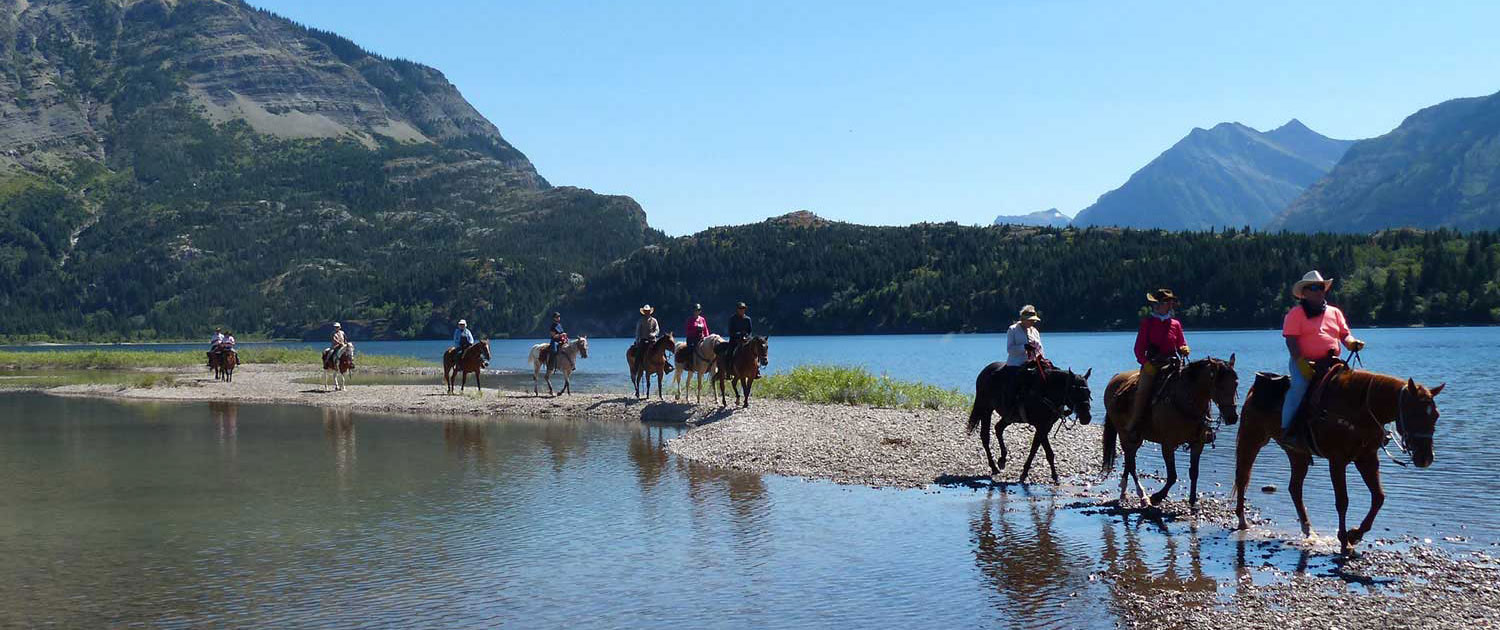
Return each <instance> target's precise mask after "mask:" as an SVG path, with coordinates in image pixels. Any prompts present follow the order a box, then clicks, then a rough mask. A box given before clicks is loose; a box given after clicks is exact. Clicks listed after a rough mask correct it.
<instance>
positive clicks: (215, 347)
mask: <svg viewBox="0 0 1500 630" xmlns="http://www.w3.org/2000/svg"><path fill="white" fill-rule="evenodd" d="M221 343H224V329H223V328H222V327H219V326H215V327H214V336H213V338H211V339H209V341H208V366H209V367H213V366H214V355H215V354H217V353H218V352H219V344H221Z"/></svg>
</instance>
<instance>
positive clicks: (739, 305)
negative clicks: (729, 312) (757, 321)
mask: <svg viewBox="0 0 1500 630" xmlns="http://www.w3.org/2000/svg"><path fill="white" fill-rule="evenodd" d="M734 307H735V308H737V309H740V308H750V307H748V306H745V303H744V302H740V303H739V304H735V305H734Z"/></svg>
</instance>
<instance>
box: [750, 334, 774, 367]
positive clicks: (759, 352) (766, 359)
mask: <svg viewBox="0 0 1500 630" xmlns="http://www.w3.org/2000/svg"><path fill="white" fill-rule="evenodd" d="M750 351H751V353H753V354H754V356H755V360H756V361H758V362H759V363H760V365H761V367H765V365H766V364H767V363H770V362H771V338H770V337H753V338H751V339H750Z"/></svg>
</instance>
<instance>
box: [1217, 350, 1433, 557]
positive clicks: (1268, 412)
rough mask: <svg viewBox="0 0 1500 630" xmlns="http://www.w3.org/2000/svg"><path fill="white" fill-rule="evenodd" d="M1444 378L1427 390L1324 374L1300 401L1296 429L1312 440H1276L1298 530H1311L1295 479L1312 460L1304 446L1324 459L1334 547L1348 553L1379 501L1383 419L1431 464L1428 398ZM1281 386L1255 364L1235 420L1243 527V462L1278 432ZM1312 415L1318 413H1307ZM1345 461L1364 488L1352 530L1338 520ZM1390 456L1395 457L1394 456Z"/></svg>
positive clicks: (1370, 377)
mask: <svg viewBox="0 0 1500 630" xmlns="http://www.w3.org/2000/svg"><path fill="white" fill-rule="evenodd" d="M1445 385H1446V384H1444V385H1438V386H1437V387H1434V388H1432V389H1431V390H1429V389H1427V388H1426V387H1423V386H1421V385H1418V384H1417V382H1416V381H1414V380H1412V379H1410V378H1408V379H1406V380H1405V381H1403V380H1401V379H1400V378H1397V377H1394V376H1386V375H1384V374H1376V373H1374V372H1366V371H1363V370H1353V369H1346V370H1344V371H1342V372H1340V373H1337V374H1335V375H1333V376H1331V377H1330V378H1329V380H1328V383H1327V384H1326V385H1324V389H1323V391H1322V393H1321V396H1320V399H1319V401H1318V403H1316V404H1315V403H1314V402H1313V401H1309V402H1306V403H1304V405H1310V406H1311V408H1309V409H1306V410H1304V413H1307V415H1306V416H1305V417H1306V418H1308V419H1304V420H1301V422H1306V423H1307V426H1306V429H1307V432H1306V433H1304V434H1303V435H1305V436H1307V439H1308V444H1310V445H1311V446H1312V448H1311V449H1309V448H1308V447H1307V446H1301V447H1297V446H1294V445H1288V444H1285V443H1281V442H1280V440H1279V439H1278V440H1277V441H1278V443H1280V444H1281V448H1282V450H1283V451H1286V456H1287V460H1289V461H1290V462H1291V468H1292V480H1291V483H1290V484H1288V486H1287V492H1288V494H1291V495H1292V504H1293V505H1295V506H1296V508H1297V520H1298V521H1300V522H1301V524H1302V534H1303V535H1304V536H1312V533H1313V531H1312V523H1311V521H1309V520H1308V517H1307V508H1306V506H1304V505H1303V503H1302V482H1303V480H1304V479H1305V478H1306V477H1307V469H1308V467H1309V466H1310V465H1311V464H1312V459H1313V453H1312V452H1311V451H1312V450H1316V451H1317V455H1318V456H1320V457H1323V458H1325V459H1327V460H1328V470H1329V473H1330V476H1331V477H1332V478H1333V492H1334V503H1335V505H1336V507H1337V508H1338V511H1339V534H1338V539H1339V550H1340V553H1342V554H1344V555H1348V554H1349V553H1350V551H1351V549H1352V548H1353V547H1354V546H1355V545H1357V544H1359V541H1360V540H1361V539H1362V538H1364V535H1365V534H1366V533H1367V532H1369V531H1370V527H1371V526H1372V525H1374V523H1375V514H1376V513H1377V512H1379V511H1380V506H1381V505H1382V504H1383V503H1385V490H1384V488H1382V487H1381V485H1380V458H1379V455H1378V454H1379V451H1380V450H1381V449H1382V448H1383V447H1384V444H1385V440H1386V438H1387V433H1386V429H1385V425H1386V424H1390V423H1395V429H1396V436H1397V438H1398V439H1397V445H1398V446H1399V447H1400V448H1401V450H1402V451H1404V452H1406V453H1408V454H1409V455H1410V456H1411V460H1412V463H1413V464H1415V465H1416V466H1417V468H1426V467H1428V466H1431V465H1432V460H1433V451H1432V441H1433V440H1432V437H1433V432H1434V429H1435V428H1436V426H1437V420H1438V408H1437V403H1436V402H1435V401H1434V398H1436V397H1437V395H1438V394H1440V393H1442V391H1443V387H1444V386H1445ZM1287 388H1288V382H1287V381H1286V380H1285V377H1281V378H1279V379H1278V378H1277V375H1274V374H1269V373H1264V372H1263V373H1260V374H1258V375H1257V376H1256V379H1255V384H1254V385H1253V386H1252V387H1251V388H1250V394H1249V395H1248V396H1246V397H1245V410H1244V418H1245V422H1244V424H1243V425H1242V426H1240V432H1239V436H1238V438H1237V441H1236V444H1235V458H1234V459H1235V475H1234V492H1235V495H1236V496H1237V500H1236V503H1235V512H1236V513H1237V514H1238V515H1239V521H1240V522H1239V527H1240V529H1245V528H1247V527H1248V525H1247V523H1246V522H1245V488H1246V486H1248V485H1249V484H1250V469H1251V467H1253V466H1254V465H1255V457H1256V455H1258V454H1259V453H1260V451H1261V449H1262V448H1264V447H1265V445H1266V442H1269V441H1270V440H1271V439H1273V438H1276V437H1277V436H1279V435H1281V403H1282V401H1283V400H1285V399H1286V393H1287ZM1314 416H1318V417H1320V419H1312V418H1314ZM1294 426H1295V425H1294ZM1350 462H1353V463H1354V467H1355V468H1356V469H1358V470H1359V475H1360V477H1361V478H1363V479H1364V482H1365V486H1367V487H1368V488H1369V489H1370V511H1369V513H1367V514H1365V518H1364V521H1363V522H1361V523H1360V525H1359V527H1357V528H1355V529H1353V530H1350V529H1348V528H1347V527H1346V525H1345V520H1344V518H1345V516H1344V515H1345V512H1346V511H1347V510H1348V507H1349V493H1348V488H1347V487H1346V485H1345V481H1344V473H1345V471H1346V470H1347V469H1348V466H1349V463H1350ZM1397 463H1402V462H1400V461H1399V460H1398V461H1397Z"/></svg>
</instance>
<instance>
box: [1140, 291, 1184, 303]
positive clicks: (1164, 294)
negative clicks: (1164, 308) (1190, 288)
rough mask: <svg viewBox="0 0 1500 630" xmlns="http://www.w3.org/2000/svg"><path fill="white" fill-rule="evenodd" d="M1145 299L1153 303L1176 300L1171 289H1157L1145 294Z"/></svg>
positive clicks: (1175, 295)
mask: <svg viewBox="0 0 1500 630" xmlns="http://www.w3.org/2000/svg"><path fill="white" fill-rule="evenodd" d="M1146 301H1147V302H1151V303H1152V304H1155V303H1157V302H1176V301H1177V294H1176V293H1173V292H1172V290H1171V289H1157V290H1155V291H1152V292H1150V293H1147V294H1146Z"/></svg>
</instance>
